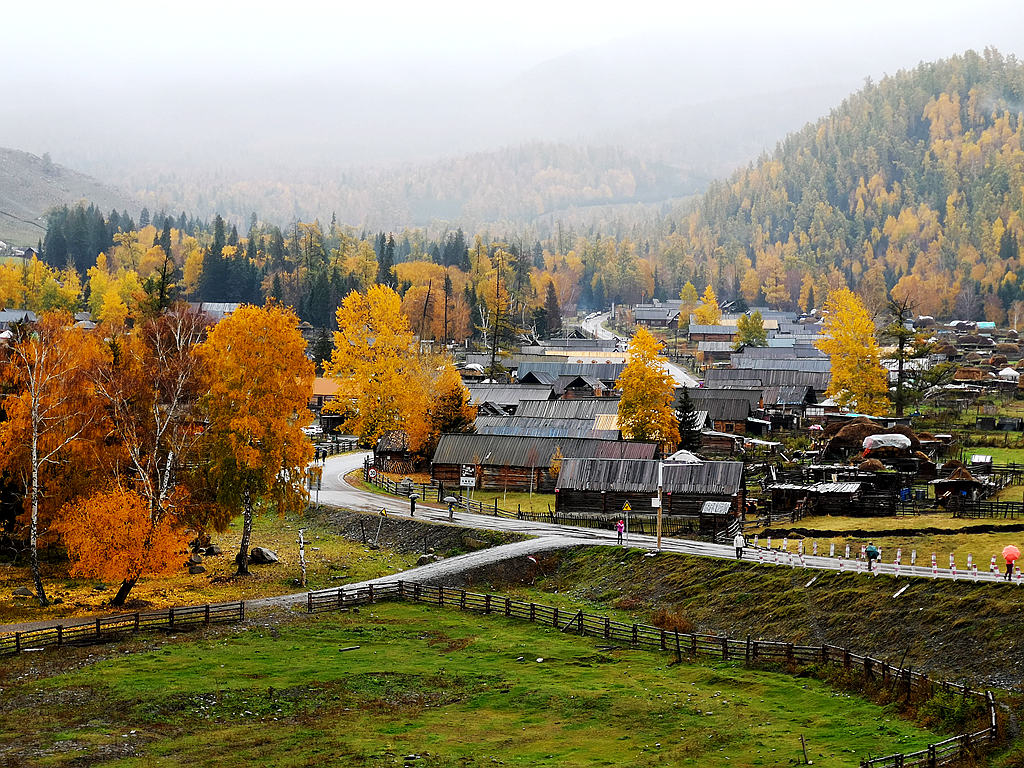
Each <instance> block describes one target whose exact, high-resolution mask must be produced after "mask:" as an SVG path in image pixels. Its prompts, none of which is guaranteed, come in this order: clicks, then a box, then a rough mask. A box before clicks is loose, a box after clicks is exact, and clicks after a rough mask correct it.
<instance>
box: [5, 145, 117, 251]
mask: <svg viewBox="0 0 1024 768" xmlns="http://www.w3.org/2000/svg"><path fill="white" fill-rule="evenodd" d="M83 199H84V200H89V201H90V202H93V203H95V204H96V205H97V206H98V207H99V208H100V209H101V210H103V211H109V210H110V209H112V208H118V209H119V210H120V209H124V208H128V207H130V208H132V209H133V212H134V209H135V208H136V205H137V204H136V203H133V202H132V201H131V199H130V198H129V197H128V196H127V195H124V194H122V193H120V192H118V191H117V190H115V189H113V188H111V187H109V186H107V185H105V184H102V183H101V182H99V181H97V180H96V179H94V178H92V177H90V176H86V175H84V174H81V173H78V172H77V171H73V170H71V169H70V168H65V167H63V166H61V165H56V164H55V163H52V162H50V161H49V160H48V159H47V158H45V157H37V156H36V155H33V154H29V153H28V152H21V151H19V150H16V149H5V148H2V147H0V240H2V241H4V242H6V243H8V244H9V245H35V244H36V242H38V240H39V239H40V238H42V237H43V235H44V234H45V232H46V230H45V221H44V214H45V213H46V211H47V210H49V209H50V208H52V207H54V206H56V205H62V204H65V203H74V202H77V201H78V200H83Z"/></svg>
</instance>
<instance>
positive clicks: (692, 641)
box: [690, 633, 697, 659]
mask: <svg viewBox="0 0 1024 768" xmlns="http://www.w3.org/2000/svg"><path fill="white" fill-rule="evenodd" d="M690 656H692V657H693V658H695V659H696V658H697V634H696V633H694V634H692V635H690Z"/></svg>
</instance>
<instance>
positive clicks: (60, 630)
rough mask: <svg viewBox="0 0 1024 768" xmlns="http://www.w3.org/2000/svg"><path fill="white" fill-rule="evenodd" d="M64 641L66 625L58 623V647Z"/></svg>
mask: <svg viewBox="0 0 1024 768" xmlns="http://www.w3.org/2000/svg"><path fill="white" fill-rule="evenodd" d="M63 642H64V627H63V626H62V625H61V624H58V625H57V647H58V648H59V647H60V646H61V645H62V644H63Z"/></svg>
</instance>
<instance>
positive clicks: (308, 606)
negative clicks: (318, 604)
mask: <svg viewBox="0 0 1024 768" xmlns="http://www.w3.org/2000/svg"><path fill="white" fill-rule="evenodd" d="M312 612H313V593H312V592H307V593H306V613H312Z"/></svg>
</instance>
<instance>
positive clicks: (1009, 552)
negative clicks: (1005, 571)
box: [1003, 544, 1020, 563]
mask: <svg viewBox="0 0 1024 768" xmlns="http://www.w3.org/2000/svg"><path fill="white" fill-rule="evenodd" d="M1019 557H1020V550H1019V549H1017V548H1016V547H1015V546H1013V544H1008V545H1007V546H1005V547H1003V559H1004V560H1005V561H1006V562H1008V563H1012V562H1014V561H1015V560H1016V559H1017V558H1019Z"/></svg>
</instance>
